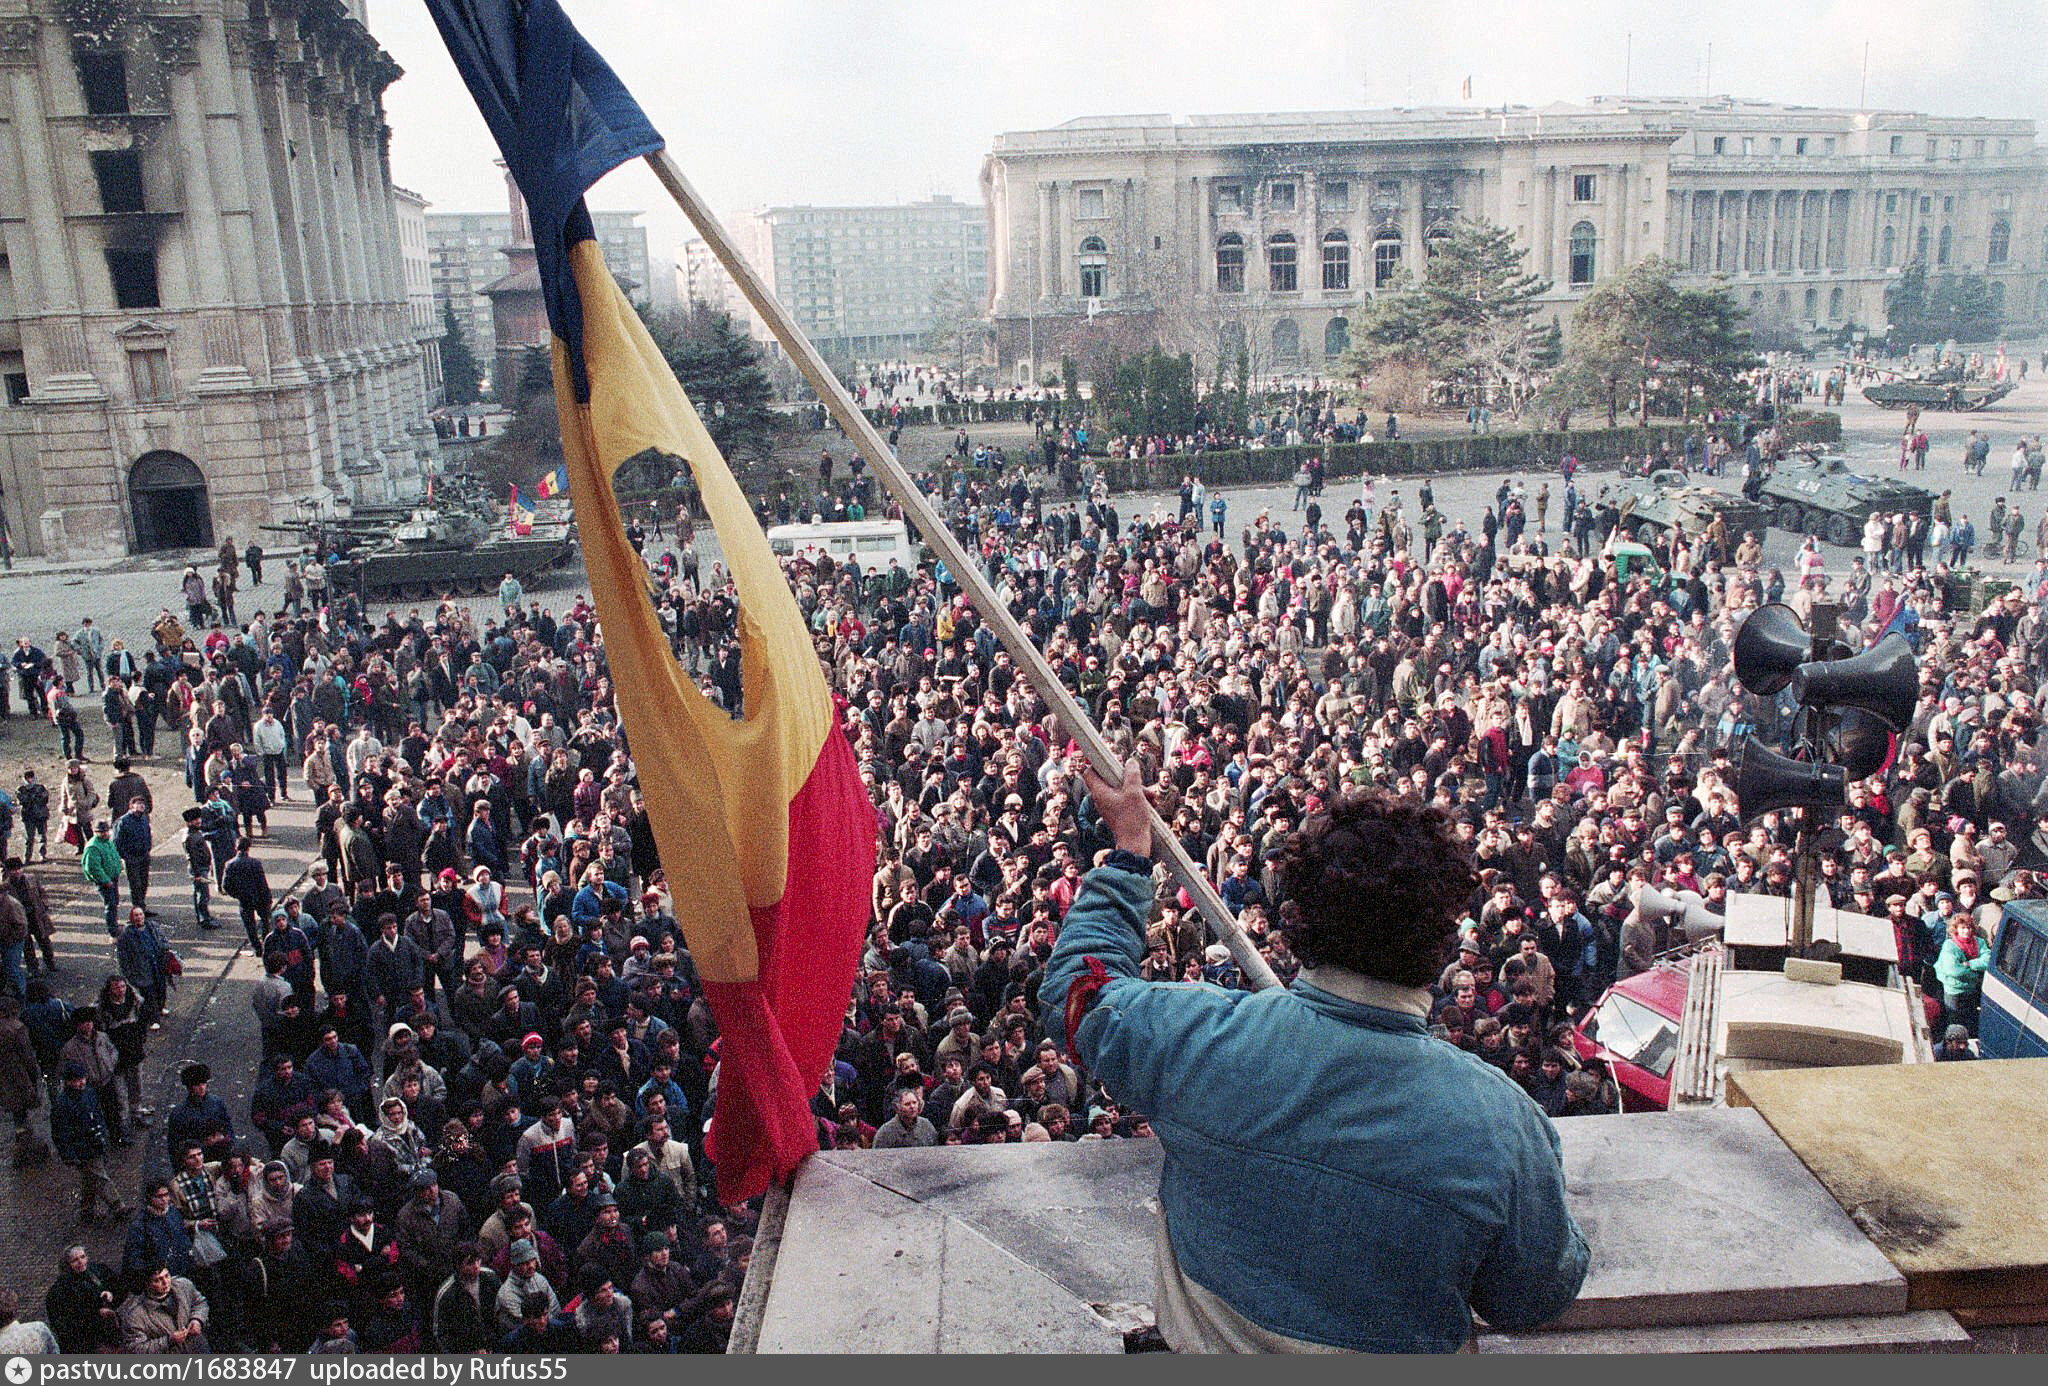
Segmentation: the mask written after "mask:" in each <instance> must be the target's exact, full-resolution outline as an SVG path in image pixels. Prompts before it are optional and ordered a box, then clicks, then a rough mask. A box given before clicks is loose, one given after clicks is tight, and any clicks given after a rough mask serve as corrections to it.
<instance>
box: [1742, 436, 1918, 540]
mask: <svg viewBox="0 0 2048 1386" xmlns="http://www.w3.org/2000/svg"><path fill="white" fill-rule="evenodd" d="M1762 489H1763V498H1764V499H1765V500H1766V501H1768V502H1769V503H1770V504H1771V505H1772V506H1773V507H1774V510H1773V513H1772V516H1771V522H1772V523H1773V524H1775V525H1777V527H1778V528H1779V529H1789V530H1791V531H1792V532H1793V533H1794V534H1818V535H1819V536H1820V537H1821V538H1823V539H1825V540H1827V541H1828V542H1829V543H1830V544H1856V543H1858V542H1860V541H1861V540H1862V538H1863V523H1864V521H1866V520H1868V519H1869V518H1870V516H1871V514H1872V513H1873V512H1882V513H1884V514H1886V515H1891V514H1896V513H1898V512H1900V511H1904V512H1905V513H1907V514H1909V515H1915V514H1917V515H1925V514H1927V513H1928V512H1929V511H1930V510H1932V509H1933V507H1934V493H1933V492H1932V491H1928V490H1925V489H1923V488H1921V487H1918V486H1914V485H1912V484H1910V483H1908V482H1904V481H1894V480H1893V479H1891V478H1890V477H1886V476H1872V475H1868V474H1866V473H1863V472H1859V471H1857V470H1856V468H1855V467H1853V466H1851V465H1850V464H1849V462H1848V460H1847V459H1846V458H1842V457H1838V456H1834V455H1832V454H1828V453H1819V452H1810V451H1805V450H1801V451H1799V452H1795V453H1793V454H1792V455H1791V456H1789V457H1787V458H1786V459H1785V460H1784V461H1782V462H1780V463H1778V465H1777V466H1776V467H1775V468H1774V469H1773V470H1772V471H1771V474H1770V475H1769V476H1767V477H1765V478H1764V483H1763V488H1762Z"/></svg>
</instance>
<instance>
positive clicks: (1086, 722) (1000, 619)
mask: <svg viewBox="0 0 2048 1386" xmlns="http://www.w3.org/2000/svg"><path fill="white" fill-rule="evenodd" d="M647 165H648V167H649V168H651V169H653V170H654V176H655V177H656V178H657V179H659V180H660V181H661V185H662V186H663V187H664V188H666V189H668V194H669V196H670V197H672V198H674V199H675V201H676V205H677V206H678V207H680V208H682V211H683V215H684V216H686V217H688V218H689V219H690V224H691V225H692V226H694V227H696V228H697V234H698V235H700V236H702V237H703V238H704V243H705V244H706V245H708V246H710V247H711V253H712V254H714V255H716V256H717V257H718V262H719V263H720V264H721V265H723V266H724V267H725V271H726V273H727V274H730V275H731V276H732V279H733V283H735V284H737V285H738V286H739V290H740V292H741V293H742V294H744V295H746V299H747V302H748V303H750V304H752V305H753V307H754V311H755V312H757V313H759V314H760V315H761V319H762V321H763V322H765V323H767V324H768V329H769V330H770V331H771V332H773V333H774V334H775V337H776V340H777V341H779V342H781V343H782V347H783V350H785V351H787V352H788V353H789V356H790V360H791V361H792V362H793V363H794V364H795V365H796V368H797V370H798V371H799V372H801V373H802V375H803V377H804V379H805V380H806V381H808V382H809V383H810V386H811V389H812V390H814V391H815V392H816V393H817V396H818V398H819V399H820V400H822V401H823V402H824V405H825V408H826V409H827V410H829V411H830V412H831V414H832V417H833V419H834V420H835V421H836V422H837V423H838V424H839V427H840V428H841V429H842V430H843V431H844V432H845V434H846V436H847V437H848V438H851V439H852V440H853V442H854V445H855V446H856V447H858V448H859V449H860V451H861V455H862V456H863V457H865V458H866V459H867V462H868V465H869V466H870V467H873V468H874V469H875V475H876V476H878V477H880V478H881V480H882V484H883V485H884V486H886V487H888V488H889V494H890V495H892V496H894V497H895V498H896V501H897V503H898V504H899V505H901V506H902V507H903V513H904V515H905V516H906V517H908V519H909V520H910V523H911V524H912V525H913V526H915V527H916V529H917V532H918V533H919V535H921V536H922V537H923V539H924V542H925V543H926V544H928V545H930V546H931V547H932V548H933V549H935V550H936V551H937V552H938V554H939V557H940V558H942V559H944V560H945V564H946V567H947V568H948V569H949V570H950V571H951V572H952V574H953V578H954V580H955V581H957V582H958V583H959V584H960V586H961V587H962V589H964V590H965V591H966V593H967V597H968V600H970V601H971V602H973V603H974V607H975V609H976V610H977V611H979V612H980V613H981V616H982V619H983V620H985V621H987V622H988V624H989V628H990V629H991V630H992V631H993V632H994V633H995V635H996V637H997V638H998V639H1000V640H1001V641H1002V643H1003V648H1005V649H1006V650H1008V651H1009V652H1010V657H1011V658H1012V659H1015V660H1016V661H1017V667H1018V668H1019V669H1020V670H1021V671H1022V672H1023V674H1024V677H1025V678H1026V679H1028V680H1030V683H1031V686H1032V688H1033V689H1035V690H1036V691H1037V693H1038V696H1039V697H1041V698H1043V699H1044V700H1045V703H1046V706H1047V707H1048V708H1050V709H1051V710H1052V712H1053V714H1054V715H1055V716H1057V717H1058V718H1059V721H1060V725H1061V726H1062V727H1063V728H1065V730H1066V731H1067V732H1068V734H1069V735H1071V736H1072V737H1073V738H1074V740H1075V742H1076V743H1077V744H1078V745H1079V746H1080V748H1081V751H1082V754H1084V755H1086V756H1087V757H1088V762H1089V764H1090V765H1092V766H1094V767H1095V771H1096V773H1097V774H1099V775H1102V776H1103V777H1105V778H1107V779H1109V780H1112V781H1115V780H1119V779H1121V778H1122V776H1123V767H1122V765H1121V763H1120V762H1119V761H1118V759H1117V756H1116V753H1115V752H1114V751H1113V750H1111V749H1110V745H1109V742H1108V741H1107V740H1105V739H1104V738H1103V735H1102V732H1101V731H1100V729H1098V728H1097V727H1096V725H1095V723H1094V721H1093V720H1092V719H1091V718H1090V717H1089V716H1088V713H1087V711H1086V710H1085V709H1084V708H1082V706H1081V704H1080V703H1079V702H1077V701H1076V700H1075V698H1074V696H1073V694H1072V693H1070V692H1069V691H1068V690H1067V687H1066V685H1064V684H1062V683H1061V682H1060V681H1059V679H1058V678H1057V677H1056V676H1055V675H1054V674H1053V671H1052V666H1051V665H1049V664H1047V663H1046V662H1045V656H1044V655H1043V654H1041V653H1039V650H1038V647H1037V646H1036V645H1034V644H1032V643H1031V637H1030V635H1028V634H1027V633H1026V632H1025V630H1024V628H1023V627H1022V626H1020V625H1018V624H1017V621H1016V618H1014V617H1013V616H1011V615H1010V613H1009V611H1008V609H1006V608H1005V607H1004V606H1003V604H1002V603H1001V602H1000V601H998V600H997V599H996V594H995V589H994V588H992V587H991V586H990V585H989V582H988V578H987V575H986V574H984V573H983V572H982V569H981V565H980V564H979V563H978V562H976V561H975V559H974V558H973V556H972V555H970V554H969V553H968V552H967V551H966V550H965V549H964V548H963V547H961V544H960V541H959V540H958V539H956V538H954V536H953V531H952V530H951V529H950V528H949V527H948V526H947V524H946V522H945V520H944V519H942V518H941V517H940V515H939V513H938V511H937V510H935V509H934V508H933V507H932V504H931V502H930V501H929V500H928V499H926V497H925V494H924V492H922V491H920V490H919V489H918V488H917V486H916V484H915V483H914V482H912V480H911V479H910V474H909V473H908V472H906V471H904V470H903V466H902V464H901V463H900V462H898V461H897V460H896V455H895V453H893V452H892V451H890V449H889V445H888V444H887V443H886V442H884V441H883V439H882V435H881V434H880V433H878V432H876V431H875V426H874V425H873V424H872V423H870V422H869V421H868V417H867V415H865V414H863V413H862V412H861V411H860V409H859V408H858V407H857V406H856V405H855V404H854V402H853V399H852V397H851V396H850V395H848V394H847V393H846V387H845V386H843V385H841V384H840V383H839V378H838V377H837V376H836V375H834V374H833V373H832V370H831V368H830V367H829V366H827V365H826V364H825V358H824V357H822V356H820V355H819V354H818V349H817V348H816V347H814V346H812V345H811V341H810V338H808V337H806V336H805V335H804V332H803V329H802V328H800V327H798V326H797V324H796V320H795V319H794V318H792V317H791V316H790V315H789V312H788V310H786V309H785V308H784V307H783V306H782V304H781V303H779V302H777V301H776V298H775V295H774V294H772V293H770V292H769V291H768V286H767V285H766V284H764V283H763V282H762V281H761V277H760V275H758V274H757V273H755V271H754V267H753V266H752V265H750V264H748V263H747V261H746V258H745V257H744V256H742V255H741V254H740V253H739V250H738V249H737V247H735V246H734V245H733V243H732V240H731V239H730V238H729V237H728V236H727V235H726V233H725V228H724V227H723V226H721V225H719V222H718V218H717V217H716V216H714V215H713V214H712V212H711V209H710V207H709V206H708V205H706V203H705V202H704V199H703V198H702V197H700V196H699V195H698V193H697V190H696V189H695V188H694V187H692V186H691V185H690V180H689V179H687V178H685V177H684V176H683V172H682V170H681V169H679V168H677V167H676V164H675V160H673V159H671V158H670V157H669V155H668V151H667V150H665V149H663V150H656V151H655V152H654V153H652V154H650V155H648V156H647ZM1152 846H1153V850H1154V851H1155V852H1157V853H1158V854H1159V855H1160V857H1162V858H1163V859H1164V860H1165V862H1166V864H1167V866H1168V868H1169V869H1170V870H1171V871H1172V872H1173V874H1174V875H1175V877H1177V878H1178V879H1179V881H1180V883H1181V885H1182V886H1183V887H1184V888H1185V889H1186V890H1187V893H1188V897H1189V898H1190V899H1191V900H1193V901H1194V902H1195V908H1196V909H1197V910H1198V911H1199V912H1200V913H1201V915H1202V918H1203V919H1204V920H1206V921H1207V922H1208V925H1209V929H1210V931H1211V932H1212V933H1213V934H1214V935H1215V937H1216V938H1217V939H1218V940H1220V941H1221V942H1222V943H1223V944H1224V946H1225V947H1227V948H1229V949H1230V956H1231V958H1232V959H1233V960H1234V961H1235V962H1236V963H1237V966H1238V969H1239V971H1241V972H1242V973H1243V974H1244V978H1245V980H1246V981H1247V982H1249V983H1250V984H1251V985H1252V987H1253V988H1254V989H1255V990H1263V989H1265V988H1267V987H1272V986H1277V985H1279V979H1278V978H1276V977H1274V975H1273V969H1272V968H1271V967H1269V966H1267V964H1266V960H1265V959H1264V958H1262V957H1260V956H1259V950H1258V947H1257V945H1255V944H1254V943H1253V942H1252V939H1251V936H1250V935H1249V934H1247V933H1246V932H1245V930H1244V926H1243V925H1242V924H1240V923H1238V921H1237V917H1236V916H1235V915H1233V914H1231V912H1230V907H1229V906H1228V905H1225V904H1224V903H1223V897H1222V896H1220V895H1218V894H1217V893H1216V888H1215V887H1214V886H1213V885H1211V884H1210V883H1209V880H1208V878H1207V877H1206V876H1204V875H1203V874H1202V870H1201V868H1200V867H1198V866H1196V865H1195V862H1194V860H1193V858H1191V857H1190V856H1188V853H1187V849H1186V848H1185V847H1183V846H1181V843H1180V839H1179V838H1177V837H1175V836H1174V835H1173V832H1172V831H1171V829H1169V828H1168V826H1167V825H1166V823H1165V821H1164V820H1163V819H1161V818H1160V816H1159V810H1158V809H1157V808H1154V809H1153V810H1152Z"/></svg>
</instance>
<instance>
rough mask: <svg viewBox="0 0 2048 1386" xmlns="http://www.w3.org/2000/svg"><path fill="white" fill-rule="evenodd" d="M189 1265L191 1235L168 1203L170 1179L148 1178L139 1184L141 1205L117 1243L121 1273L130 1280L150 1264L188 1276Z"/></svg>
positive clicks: (147, 1269) (190, 1259)
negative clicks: (124, 1236)
mask: <svg viewBox="0 0 2048 1386" xmlns="http://www.w3.org/2000/svg"><path fill="white" fill-rule="evenodd" d="M193 1264H194V1263H193V1260H192V1234H191V1232H190V1231H189V1230H188V1229H187V1228H186V1226H185V1217H184V1215H183V1214H182V1213H180V1212H179V1211H178V1209H177V1206H176V1205H175V1204H174V1203H173V1202H172V1197H171V1181H170V1180H168V1179H151V1180H150V1181H149V1182H148V1184H146V1185H145V1186H144V1187H143V1191H142V1207H141V1209H140V1210H139V1211H137V1213H136V1214H135V1220H134V1221H133V1222H130V1223H129V1224H128V1236H127V1238H126V1240H124V1241H123V1242H122V1244H121V1273H122V1274H123V1275H126V1276H128V1277H129V1279H130V1281H131V1282H134V1281H138V1280H140V1279H141V1278H142V1277H144V1276H146V1275H147V1274H148V1273H149V1269H150V1267H152V1266H166V1267H168V1268H169V1269H170V1270H171V1272H172V1273H173V1274H183V1275H190V1274H191V1273H192V1269H193Z"/></svg>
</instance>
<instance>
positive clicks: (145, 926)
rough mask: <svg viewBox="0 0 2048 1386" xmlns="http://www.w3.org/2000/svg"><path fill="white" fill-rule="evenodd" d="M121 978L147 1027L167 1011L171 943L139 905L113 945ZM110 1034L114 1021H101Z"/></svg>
mask: <svg viewBox="0 0 2048 1386" xmlns="http://www.w3.org/2000/svg"><path fill="white" fill-rule="evenodd" d="M114 955H115V956H116V957H117V958H118V959H120V963H121V976H122V978H123V979H125V980H126V981H127V983H128V985H129V986H131V987H133V988H135V991H136V993H137V995H138V996H139V998H140V1000H141V1002H142V1009H143V1012H144V1024H145V1025H154V1024H155V1023H156V1021H157V1018H158V1017H159V1016H161V1015H162V1014H163V1012H164V1003H165V1001H166V999H167V998H168V996H169V993H170V986H171V944H170V940H169V939H167V938H165V937H164V931H163V929H162V928H160V927H159V926H158V924H157V922H156V921H155V920H154V919H151V918H150V917H149V916H148V915H147V914H146V913H144V912H143V908H142V906H140V905H130V906H129V907H128V927H127V928H125V929H123V930H121V933H120V936H119V937H118V938H117V939H116V940H115V942H114ZM102 1024H104V1025H106V1027H107V1028H108V1029H109V1030H110V1031H111V1029H112V1028H113V1027H112V1024H111V1022H107V1021H104V1020H103V1021H102Z"/></svg>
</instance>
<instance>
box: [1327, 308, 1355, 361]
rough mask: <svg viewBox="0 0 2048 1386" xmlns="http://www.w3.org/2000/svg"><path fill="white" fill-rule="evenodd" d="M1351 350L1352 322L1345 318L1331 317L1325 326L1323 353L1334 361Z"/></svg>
mask: <svg viewBox="0 0 2048 1386" xmlns="http://www.w3.org/2000/svg"><path fill="white" fill-rule="evenodd" d="M1349 350H1351V324H1350V323H1349V322H1347V321H1345V320H1344V319H1343V318H1331V319H1330V321H1329V323H1328V324H1327V325H1326V326H1325V327H1324V328H1323V355H1324V356H1325V357H1327V358H1329V359H1330V360H1332V361H1335V360H1337V359H1338V358H1339V357H1341V356H1343V355H1344V353H1345V352H1347V351H1349Z"/></svg>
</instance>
